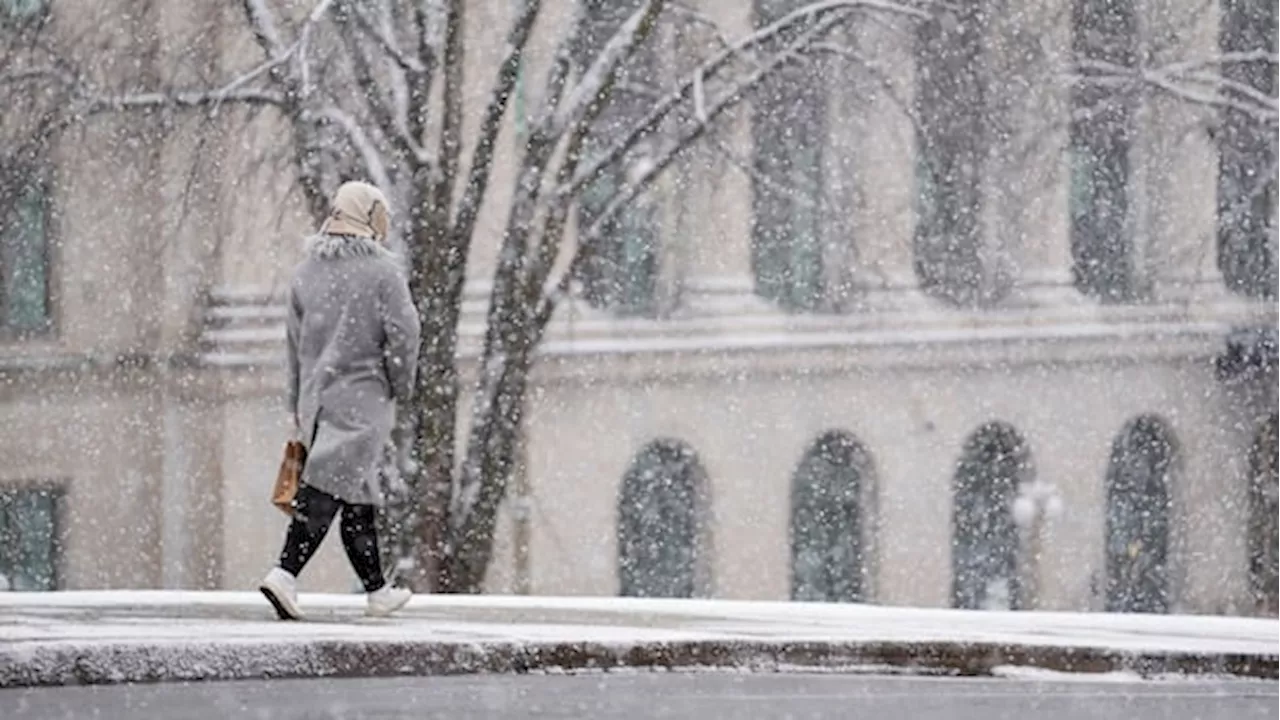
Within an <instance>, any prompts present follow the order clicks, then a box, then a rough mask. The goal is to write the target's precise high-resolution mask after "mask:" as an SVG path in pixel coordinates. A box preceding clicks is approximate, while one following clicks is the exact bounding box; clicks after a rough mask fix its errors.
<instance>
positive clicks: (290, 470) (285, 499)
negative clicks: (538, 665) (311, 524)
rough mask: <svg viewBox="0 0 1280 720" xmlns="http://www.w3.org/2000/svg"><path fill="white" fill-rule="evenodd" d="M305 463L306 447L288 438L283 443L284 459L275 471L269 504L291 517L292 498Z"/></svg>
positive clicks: (296, 491) (299, 482)
mask: <svg viewBox="0 0 1280 720" xmlns="http://www.w3.org/2000/svg"><path fill="white" fill-rule="evenodd" d="M306 464H307V449H306V448H305V447H303V445H302V443H300V442H298V441H297V440H290V441H289V442H287V443H285V444H284V459H283V460H281V461H280V472H278V473H276V486H275V487H274V488H272V490H271V504H272V505H275V506H276V507H278V508H280V512H282V513H284V514H285V515H288V516H289V517H293V499H294V498H295V497H297V495H298V485H299V484H301V483H302V468H303V466H305V465H306Z"/></svg>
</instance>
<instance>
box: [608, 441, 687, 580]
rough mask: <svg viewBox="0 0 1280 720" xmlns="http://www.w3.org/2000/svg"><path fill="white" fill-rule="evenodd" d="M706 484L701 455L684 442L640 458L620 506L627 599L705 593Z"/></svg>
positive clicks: (621, 572)
mask: <svg viewBox="0 0 1280 720" xmlns="http://www.w3.org/2000/svg"><path fill="white" fill-rule="evenodd" d="M706 484H707V479H706V472H705V471H704V470H703V469H702V464H701V463H699V462H698V457H697V455H696V453H694V451H693V449H692V448H690V447H689V446H688V445H686V444H684V443H682V442H680V441H678V440H655V441H654V442H651V443H649V444H648V445H647V446H645V448H644V449H643V450H641V451H640V452H639V453H638V454H637V455H636V457H635V460H633V461H632V463H631V467H630V468H628V469H627V473H626V475H625V476H624V477H623V479H622V494H621V497H620V498H619V501H618V579H619V583H620V585H621V594H622V595H625V596H636V597H682V598H687V597H694V596H695V595H698V594H702V593H703V592H704V591H705V584H706V583H705V569H706V566H707V565H706V561H707V557H706V553H705V545H706V531H705V524H706V521H705V515H706Z"/></svg>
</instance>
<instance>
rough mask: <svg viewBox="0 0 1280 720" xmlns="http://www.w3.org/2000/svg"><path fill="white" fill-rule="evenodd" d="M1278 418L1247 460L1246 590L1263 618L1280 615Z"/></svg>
mask: <svg viewBox="0 0 1280 720" xmlns="http://www.w3.org/2000/svg"><path fill="white" fill-rule="evenodd" d="M1278 434H1280V419H1278V418H1277V417H1276V416H1275V415H1272V416H1271V418H1270V419H1268V420H1267V421H1266V422H1265V423H1263V425H1262V427H1261V428H1260V429H1259V430H1258V437H1257V438H1256V439H1255V440H1254V443H1253V452H1252V457H1250V458H1249V469H1250V473H1249V475H1250V478H1249V589H1250V591H1252V593H1253V599H1254V604H1255V606H1256V607H1257V610H1258V612H1259V613H1261V614H1263V615H1272V616H1274V615H1276V614H1277V612H1280V587H1277V583H1280V547H1278V546H1280V527H1278V526H1277V524H1278V523H1280V517H1277V514H1278V513H1280V473H1278V472H1277V468H1276V452H1277V449H1278V448H1280V441H1278V438H1277V435H1278Z"/></svg>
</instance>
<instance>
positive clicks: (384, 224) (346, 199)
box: [320, 182, 391, 243]
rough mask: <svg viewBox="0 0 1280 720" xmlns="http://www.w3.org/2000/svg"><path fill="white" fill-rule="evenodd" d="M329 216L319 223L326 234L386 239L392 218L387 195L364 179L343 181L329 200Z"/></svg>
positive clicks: (383, 240) (384, 240)
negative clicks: (363, 180)
mask: <svg viewBox="0 0 1280 720" xmlns="http://www.w3.org/2000/svg"><path fill="white" fill-rule="evenodd" d="M329 207H330V208H331V209H330V210H329V217H328V218H326V219H325V221H324V224H323V225H321V226H320V232H321V233H324V234H326V235H356V236H359V237H367V238H373V239H374V240H377V241H378V242H384V243H385V242H386V241H387V230H388V226H389V224H390V222H391V218H390V215H389V213H390V207H389V206H388V205H387V198H386V196H385V195H383V194H382V191H381V190H379V189H378V188H376V187H374V186H373V185H370V184H369V183H365V182H346V183H343V184H342V187H340V188H338V192H336V193H334V195H333V200H332V201H331V202H330V203H329Z"/></svg>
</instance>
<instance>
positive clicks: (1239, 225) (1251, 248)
mask: <svg viewBox="0 0 1280 720" xmlns="http://www.w3.org/2000/svg"><path fill="white" fill-rule="evenodd" d="M1221 8H1222V22H1221V25H1220V26H1219V31H1220V38H1219V41H1220V44H1221V47H1222V53H1223V55H1224V56H1227V57H1232V56H1236V57H1238V56H1241V55H1245V56H1247V55H1248V54H1249V53H1254V54H1256V53H1258V52H1259V51H1262V52H1265V53H1267V54H1269V55H1270V57H1272V58H1274V57H1275V53H1276V21H1277V18H1276V4H1275V3H1274V2H1271V1H1270V0H1222V5H1221ZM1222 72H1223V75H1224V76H1225V77H1226V78H1227V79H1228V80H1230V81H1232V82H1234V83H1239V84H1240V85H1241V86H1244V87H1247V88H1252V89H1253V90H1255V91H1257V92H1258V93H1261V94H1262V95H1265V96H1270V97H1271V98H1275V97H1276V65H1275V62H1274V61H1273V60H1268V59H1263V58H1257V59H1251V60H1245V61H1239V62H1228V63H1226V64H1225V65H1224V66H1223V68H1222ZM1273 102H1274V100H1273ZM1218 148H1219V157H1218V265H1219V267H1220V268H1221V270H1222V276H1223V279H1224V280H1225V281H1226V284H1227V287H1229V288H1231V289H1232V290H1234V291H1236V292H1239V293H1241V294H1244V295H1248V296H1251V297H1266V298H1274V297H1275V296H1276V281H1277V272H1276V226H1275V223H1276V173H1277V166H1276V160H1277V152H1276V129H1275V124H1274V122H1272V123H1267V122H1264V121H1262V120H1261V119H1260V118H1256V117H1250V116H1249V114H1248V113H1246V112H1245V111H1243V110H1241V109H1238V108H1233V107H1228V108H1225V109H1224V110H1223V111H1222V127H1221V134H1220V136H1219V138H1218Z"/></svg>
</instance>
